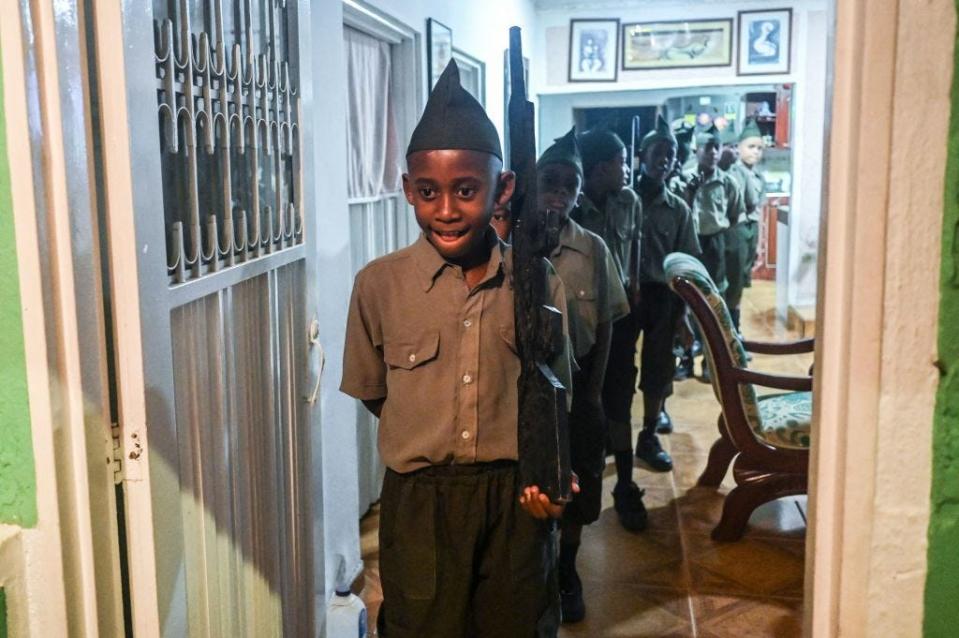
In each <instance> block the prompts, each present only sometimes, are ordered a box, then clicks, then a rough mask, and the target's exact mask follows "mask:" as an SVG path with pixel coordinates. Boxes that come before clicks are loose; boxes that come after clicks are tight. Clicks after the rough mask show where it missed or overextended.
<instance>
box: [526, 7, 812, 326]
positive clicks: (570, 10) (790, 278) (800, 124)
mask: <svg viewBox="0 0 959 638" xmlns="http://www.w3.org/2000/svg"><path fill="white" fill-rule="evenodd" d="M584 5H588V6H584ZM828 5H829V2H828V0H792V1H785V2H781V3H776V4H775V6H774V7H772V8H789V7H791V8H792V10H793V25H792V64H791V69H790V73H787V74H781V75H762V76H742V77H741V76H737V75H736V66H735V45H736V42H735V40H734V48H733V64H732V66H729V67H718V68H716V67H711V68H702V69H695V68H694V69H664V70H650V71H626V72H624V71H622V70H621V69H620V70H619V72H618V73H619V75H618V80H617V81H616V82H603V83H600V82H573V83H570V82H568V81H567V77H568V71H567V68H568V64H569V57H568V55H569V52H568V49H569V22H570V19H572V18H618V19H619V20H620V23H627V22H652V21H657V20H682V19H688V20H696V19H712V18H731V19H733V20H734V31H735V28H736V23H735V20H736V16H737V12H739V11H744V10H754V9H768V8H770V7H771V5H770V3H769V2H764V1H759V0H740V1H738V2H736V1H730V2H717V1H715V0H685V1H679V0H675V1H672V0H658V1H657V0H620V1H619V2H611V1H607V0H596V1H595V2H590V3H586V2H574V1H569V0H540V2H538V3H537V11H536V30H535V31H536V40H535V50H536V51H537V52H538V53H539V55H540V59H542V58H545V64H543V63H540V64H533V65H532V69H531V74H532V79H531V81H530V84H532V85H533V87H534V90H535V91H537V93H538V95H539V98H540V103H541V104H542V107H543V112H542V118H541V120H540V123H541V126H540V138H541V139H542V140H545V139H551V138H552V137H555V136H557V135H560V134H562V133H564V132H565V131H566V130H568V128H569V127H570V126H572V124H573V113H572V108H568V109H566V106H565V104H564V102H565V101H566V100H568V103H569V104H570V105H571V106H572V105H573V104H575V106H576V107H577V108H580V107H583V106H630V105H635V104H640V103H641V102H631V101H630V100H632V99H635V92H636V91H648V90H656V89H668V88H677V87H696V86H729V85H749V84H781V83H793V84H794V94H793V99H794V118H793V122H792V126H793V131H792V139H793V189H792V216H791V219H790V227H789V228H786V227H784V226H783V225H780V227H779V232H780V244H779V256H778V258H779V263H780V265H781V267H780V268H779V275H778V279H777V284H778V286H777V288H778V293H779V299H778V300H777V309H778V311H779V312H780V314H781V315H783V316H785V313H786V310H787V307H788V306H789V305H813V304H815V299H816V267H815V257H816V255H817V252H818V236H819V218H820V210H821V204H822V193H821V191H822V161H823V129H824V126H825V119H824V114H825V106H826V85H825V82H826V58H827V33H828V19H827V15H828V14H827V7H828ZM620 46H621V45H620ZM631 93H632V95H631ZM587 94H588V95H587ZM559 96H564V97H565V98H566V99H565V100H563V99H560V98H559ZM557 109H564V110H566V112H565V113H562V114H558V113H557V112H556V110H557ZM782 266H785V267H782Z"/></svg>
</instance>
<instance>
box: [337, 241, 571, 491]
mask: <svg viewBox="0 0 959 638" xmlns="http://www.w3.org/2000/svg"><path fill="white" fill-rule="evenodd" d="M487 240H488V241H489V242H490V245H491V254H490V260H489V265H488V266H487V269H486V274H485V276H484V277H483V280H482V282H480V283H479V284H478V285H477V286H476V287H474V288H473V289H472V290H471V289H469V288H468V287H467V285H466V280H465V277H464V274H463V270H462V269H461V268H460V267H459V266H455V265H453V264H451V263H449V262H447V261H445V260H444V259H443V257H442V256H441V255H440V254H439V253H438V252H437V251H436V249H435V248H434V247H433V245H432V244H430V243H429V241H428V240H427V239H426V237H424V236H423V235H420V238H419V239H418V240H417V241H416V242H415V243H413V245H412V246H409V247H407V248H404V249H402V250H399V251H397V252H394V253H390V254H389V255H386V256H385V257H381V258H379V259H376V260H374V261H372V262H370V263H369V264H367V265H366V266H365V267H364V268H363V269H362V270H361V271H360V272H359V273H358V274H357V275H356V281H355V282H354V284H353V297H352V299H351V300H350V311H349V315H348V317H347V324H346V344H345V347H344V349H343V381H342V383H341V385H340V390H341V391H343V392H345V393H346V394H349V395H350V396H353V397H356V398H357V399H362V400H375V399H385V402H384V403H383V410H382V412H381V414H380V425H379V432H378V439H379V440H378V443H379V450H380V455H381V456H382V458H383V462H384V463H385V464H386V466H387V467H389V468H390V469H392V470H393V471H395V472H401V473H403V472H412V471H414V470H417V469H420V468H423V467H427V466H429V465H446V464H449V463H454V462H455V463H458V464H460V463H462V464H470V463H479V462H487V461H498V460H503V459H506V460H516V459H517V458H518V443H517V442H518V437H517V415H518V414H519V408H518V400H519V399H518V396H517V380H518V379H519V373H520V359H519V355H518V354H517V352H516V329H515V323H514V321H513V290H512V288H511V287H510V283H509V282H510V276H511V272H512V249H510V248H509V247H508V246H507V245H506V244H504V243H502V242H500V241H499V240H498V239H497V238H496V234H495V233H493V231H492V229H490V231H489V234H488V235H487ZM550 271H551V272H550V282H549V284H550V285H549V293H550V300H551V304H552V305H553V306H555V307H556V308H558V309H560V310H561V311H562V313H563V333H564V342H566V347H565V348H564V349H563V352H562V353H561V354H560V356H558V357H557V358H556V360H555V361H552V362H550V364H551V367H552V369H553V372H554V373H555V374H556V377H557V378H558V379H559V380H560V382H562V384H563V385H564V386H565V387H566V388H567V399H568V400H571V398H572V372H571V361H570V353H569V350H568V347H569V346H568V337H567V336H566V335H568V330H567V323H566V293H565V291H564V290H563V283H562V281H561V280H560V279H559V277H558V276H557V275H556V274H555V272H552V269H550Z"/></svg>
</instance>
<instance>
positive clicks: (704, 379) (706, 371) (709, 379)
mask: <svg viewBox="0 0 959 638" xmlns="http://www.w3.org/2000/svg"><path fill="white" fill-rule="evenodd" d="M699 380H700V381H702V382H703V383H712V380H713V377H712V375H711V374H710V373H709V364H708V363H706V359H705V358H704V359H703V373H702V375H700V377H699Z"/></svg>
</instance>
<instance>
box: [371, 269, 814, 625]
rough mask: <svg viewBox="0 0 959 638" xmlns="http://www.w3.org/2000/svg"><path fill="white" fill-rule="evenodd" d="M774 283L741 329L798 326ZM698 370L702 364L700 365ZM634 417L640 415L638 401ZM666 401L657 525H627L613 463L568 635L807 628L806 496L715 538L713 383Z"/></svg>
mask: <svg viewBox="0 0 959 638" xmlns="http://www.w3.org/2000/svg"><path fill="white" fill-rule="evenodd" d="M774 304H775V286H774V285H773V283H772V282H765V281H758V282H756V284H755V286H754V287H753V288H752V289H751V290H749V291H747V293H746V297H745V301H744V318H745V326H744V331H745V333H746V334H747V335H748V336H749V337H750V338H753V339H756V340H786V339H790V338H795V335H790V334H786V333H784V332H783V331H782V330H781V329H780V328H778V327H777V322H776V321H775V319H774V317H773V311H772V307H773V306H774ZM811 363H812V355H800V356H795V357H785V358H783V357H779V358H776V357H770V356H763V355H755V360H754V361H753V363H752V367H755V368H756V369H761V370H764V371H768V372H783V373H790V374H797V373H798V374H802V373H804V372H806V371H807V370H808V369H809V366H810V364H811ZM696 371H697V373H698V372H699V364H698V362H697V366H696ZM634 405H635V409H636V410H637V412H635V414H634V419H633V420H634V423H640V422H641V421H642V414H641V412H642V406H641V402H640V401H636V402H635V403H634ZM668 409H669V412H670V414H671V415H672V417H673V422H674V423H675V424H676V431H675V432H674V433H673V434H671V435H668V436H663V437H662V440H663V445H664V447H666V448H667V449H669V450H670V453H671V454H672V455H673V460H674V462H675V468H676V469H675V470H674V471H673V472H670V473H665V474H656V473H652V472H648V471H646V470H644V469H637V471H636V482H637V483H638V484H639V485H640V487H642V488H643V489H645V490H646V497H645V498H644V501H645V503H646V507H647V508H648V510H649V529H648V530H647V531H646V532H644V533H642V534H635V535H634V534H630V533H629V532H626V531H625V530H623V529H622V528H621V527H620V526H619V523H618V521H617V520H616V514H615V512H614V511H613V502H612V495H611V491H612V487H613V483H614V482H615V468H614V465H613V463H612V460H611V459H610V461H609V463H608V465H607V473H606V483H607V485H606V489H605V490H604V497H603V498H604V500H603V512H602V514H601V516H600V519H599V521H597V522H596V523H595V524H593V525H591V526H589V527H587V528H586V529H585V530H584V532H583V546H582V549H581V550H580V556H579V560H578V567H579V573H580V576H581V577H582V579H583V585H584V590H585V597H586V606H587V615H586V619H585V620H584V621H583V622H582V623H579V624H576V625H565V626H564V627H563V630H562V631H561V632H560V636H562V637H564V638H573V637H576V636H584V637H585V636H595V637H599V636H602V637H603V638H606V637H609V638H639V637H641V636H650V637H652V636H675V637H677V638H679V637H683V638H688V637H690V636H696V637H698V638H707V637H708V638H725V637H731V636H775V637H776V638H791V637H793V636H799V635H801V625H802V609H803V601H802V596H803V567H804V556H805V509H806V499H805V498H798V499H783V500H780V501H776V502H774V503H770V504H768V505H765V506H763V507H762V508H760V509H759V510H757V512H756V513H755V514H754V515H753V517H752V519H751V521H750V527H749V530H748V531H747V532H746V535H745V537H744V538H743V539H742V540H741V541H739V542H737V543H716V542H713V541H712V540H711V539H710V537H709V533H710V531H711V530H712V527H713V526H714V525H715V523H716V521H718V520H719V514H720V512H721V509H722V503H723V497H724V495H725V494H726V493H727V492H728V491H729V489H730V488H731V487H732V486H733V483H732V482H731V481H732V478H731V474H730V475H729V476H727V479H726V481H725V482H724V484H723V487H722V488H721V489H720V491H719V492H716V491H713V490H711V489H708V488H697V487H695V484H696V479H697V478H698V476H699V473H700V472H701V471H702V470H703V468H704V467H705V464H706V455H707V453H708V451H709V447H710V446H711V445H712V443H713V441H714V440H715V439H716V437H717V433H716V416H717V414H718V410H719V407H718V404H717V402H716V399H715V397H714V396H713V394H712V389H711V387H710V386H708V385H706V384H704V383H700V382H698V381H685V382H682V383H678V384H676V391H675V394H674V396H673V397H672V398H671V399H670V401H669V402H668ZM376 525H377V510H376V508H374V509H373V510H372V511H371V512H370V514H368V515H367V516H366V517H365V518H364V519H363V521H362V523H361V534H362V552H363V560H364V564H365V565H366V576H365V585H364V591H363V594H362V596H363V598H364V600H365V601H366V603H367V606H368V608H369V610H370V613H371V622H375V613H376V611H377V609H378V606H379V603H380V601H381V592H380V588H379V581H378V572H377V563H376V559H377V540H376V532H377V528H376Z"/></svg>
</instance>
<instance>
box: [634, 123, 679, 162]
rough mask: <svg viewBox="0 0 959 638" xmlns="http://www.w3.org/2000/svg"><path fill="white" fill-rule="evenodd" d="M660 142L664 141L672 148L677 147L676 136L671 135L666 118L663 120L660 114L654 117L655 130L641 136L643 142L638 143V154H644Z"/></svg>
mask: <svg viewBox="0 0 959 638" xmlns="http://www.w3.org/2000/svg"><path fill="white" fill-rule="evenodd" d="M660 140H665V141H667V142H669V143H670V144H672V145H673V146H678V145H679V143H678V142H677V141H676V136H675V135H673V131H672V129H670V128H669V122H667V121H666V118H664V117H663V116H662V114H660V115H658V116H656V128H654V129H653V130H651V131H650V132H649V133H647V134H646V135H644V136H643V141H642V142H640V143H639V152H640V153H645V152H646V149H647V148H649V147H650V146H652V145H653V144H655V143H656V142H658V141H660Z"/></svg>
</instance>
